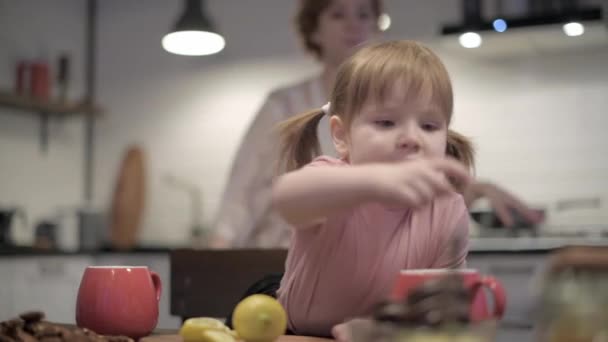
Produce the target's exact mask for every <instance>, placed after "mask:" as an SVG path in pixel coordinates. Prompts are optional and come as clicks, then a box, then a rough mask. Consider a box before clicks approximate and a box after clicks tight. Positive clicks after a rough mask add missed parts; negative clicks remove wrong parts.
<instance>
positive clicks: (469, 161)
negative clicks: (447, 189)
mask: <svg viewBox="0 0 608 342" xmlns="http://www.w3.org/2000/svg"><path fill="white" fill-rule="evenodd" d="M446 154H447V155H448V156H450V157H452V158H454V159H456V160H458V161H460V162H461V163H462V164H464V166H466V167H467V168H468V169H469V170H470V171H474V170H475V149H474V148H473V143H472V142H471V140H470V139H469V138H467V137H465V136H464V135H462V134H460V133H457V132H455V131H453V130H451V129H450V130H448V140H447V147H446ZM451 181H452V185H454V187H455V188H456V189H457V190H458V191H461V192H462V191H463V190H464V187H463V185H462V184H458V182H456V181H454V180H451Z"/></svg>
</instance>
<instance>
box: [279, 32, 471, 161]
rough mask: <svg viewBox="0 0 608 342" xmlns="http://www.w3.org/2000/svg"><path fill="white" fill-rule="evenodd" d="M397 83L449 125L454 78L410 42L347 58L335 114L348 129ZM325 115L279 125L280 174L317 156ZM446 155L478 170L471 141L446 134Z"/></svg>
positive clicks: (384, 45) (381, 45)
mask: <svg viewBox="0 0 608 342" xmlns="http://www.w3.org/2000/svg"><path fill="white" fill-rule="evenodd" d="M397 82H402V83H401V84H403V85H404V86H405V91H406V93H407V98H420V97H423V98H426V99H429V100H430V101H431V103H433V104H434V105H436V106H437V107H438V109H439V110H440V111H441V113H442V114H443V115H444V116H445V118H446V120H447V123H448V125H449V123H450V121H451V119H452V110H453V105H454V101H453V93H452V82H451V81H450V76H449V74H448V72H447V70H446V68H445V66H444V65H443V63H442V62H441V60H440V59H439V57H437V55H435V54H434V53H433V52H432V51H431V50H430V49H429V48H427V47H425V46H424V45H422V44H420V43H418V42H415V41H409V40H401V41H391V42H383V43H376V44H373V45H369V46H367V47H364V48H362V49H360V50H359V51H358V52H356V53H355V54H354V55H353V56H351V57H350V58H349V59H347V60H346V61H345V62H344V63H343V64H342V65H341V66H340V68H339V69H338V72H337V75H336V80H335V83H334V87H333V91H332V94H331V98H330V102H331V115H337V116H339V117H340V118H341V119H342V121H343V122H344V123H345V124H346V125H347V126H348V125H350V124H351V122H352V120H353V117H354V116H355V115H357V114H358V113H359V112H360V110H361V107H362V106H363V104H364V103H365V101H366V100H367V99H368V97H369V96H372V97H373V98H374V99H375V100H377V101H383V100H384V99H385V97H386V96H388V94H389V90H390V89H391V88H392V87H393V86H394V85H395V84H396V83H397ZM324 114H325V113H324V112H323V110H322V109H315V110H311V111H308V112H305V113H302V114H299V115H296V116H294V117H291V118H290V119H288V120H286V121H284V122H282V123H281V124H279V133H280V135H281V140H282V148H281V155H280V159H279V160H280V162H281V165H280V169H281V170H282V171H292V170H295V169H298V168H300V167H302V166H304V165H306V164H308V163H310V162H311V161H312V159H313V158H314V157H316V156H317V155H319V153H320V147H319V139H318V137H317V126H318V124H319V121H320V120H321V118H322V117H323V115H324ZM446 154H447V155H449V156H451V157H453V158H455V159H457V160H459V161H460V162H462V163H463V164H464V165H465V166H467V167H468V168H469V169H472V168H473V167H474V151H473V146H472V144H471V142H470V141H469V140H468V139H467V138H466V137H464V136H463V135H461V134H459V133H456V132H454V131H452V130H448V137H447V147H446Z"/></svg>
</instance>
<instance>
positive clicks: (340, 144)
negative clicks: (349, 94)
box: [329, 115, 348, 158]
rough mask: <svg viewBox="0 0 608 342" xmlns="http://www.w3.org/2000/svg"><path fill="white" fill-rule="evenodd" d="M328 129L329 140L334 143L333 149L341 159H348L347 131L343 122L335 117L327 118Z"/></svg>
mask: <svg viewBox="0 0 608 342" xmlns="http://www.w3.org/2000/svg"><path fill="white" fill-rule="evenodd" d="M329 129H330V131H331V138H332V140H333V142H334V147H335V148H336V151H337V152H338V155H339V156H340V157H341V158H347V157H348V129H347V127H346V125H345V124H344V121H342V119H340V117H338V116H337V115H332V116H331V118H329Z"/></svg>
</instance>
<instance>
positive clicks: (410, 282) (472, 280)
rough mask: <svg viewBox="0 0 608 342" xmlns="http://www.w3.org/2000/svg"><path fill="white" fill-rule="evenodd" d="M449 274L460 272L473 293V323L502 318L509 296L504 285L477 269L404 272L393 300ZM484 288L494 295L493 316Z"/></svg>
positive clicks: (395, 288)
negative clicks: (429, 281) (481, 273)
mask: <svg viewBox="0 0 608 342" xmlns="http://www.w3.org/2000/svg"><path fill="white" fill-rule="evenodd" d="M447 272H458V273H459V274H460V275H462V277H463V280H464V285H465V287H466V288H468V289H469V290H471V291H472V292H473V299H472V302H471V315H470V316H471V321H473V322H480V321H484V320H488V319H500V318H502V316H503V314H504V312H505V306H506V302H507V295H506V293H505V290H504V288H503V286H502V284H501V283H500V282H499V281H498V280H496V279H495V278H494V277H491V276H484V275H480V274H479V272H478V271H477V270H475V269H458V270H447V269H420V270H402V271H401V272H400V273H399V276H398V277H397V281H396V282H395V286H394V287H393V290H392V292H391V299H392V300H395V301H399V300H403V299H404V298H406V297H407V296H408V294H409V292H410V291H411V290H412V289H414V288H416V287H418V286H420V285H422V283H424V282H425V281H428V280H431V279H435V278H437V277H440V276H444V275H446V274H447ZM484 287H486V288H487V289H488V290H489V291H490V292H491V293H492V297H493V302H494V310H493V312H492V313H491V314H490V313H489V312H488V305H487V303H486V296H485V294H484V292H483V291H482V290H483V288H484Z"/></svg>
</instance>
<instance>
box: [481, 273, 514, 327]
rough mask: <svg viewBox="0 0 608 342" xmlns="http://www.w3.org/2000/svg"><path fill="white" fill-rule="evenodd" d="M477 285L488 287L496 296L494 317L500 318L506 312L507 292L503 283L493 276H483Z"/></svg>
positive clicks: (493, 295)
mask: <svg viewBox="0 0 608 342" xmlns="http://www.w3.org/2000/svg"><path fill="white" fill-rule="evenodd" d="M476 285H477V287H481V286H484V287H487V288H488V289H489V290H490V292H491V293H492V297H493V298H494V318H496V319H500V318H502V316H503V315H504V313H505V308H506V304H507V294H506V291H505V288H504V287H503V286H502V284H501V283H500V282H499V281H498V280H497V279H496V278H494V277H492V276H481V278H480V279H479V281H478V283H477V284H476Z"/></svg>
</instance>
